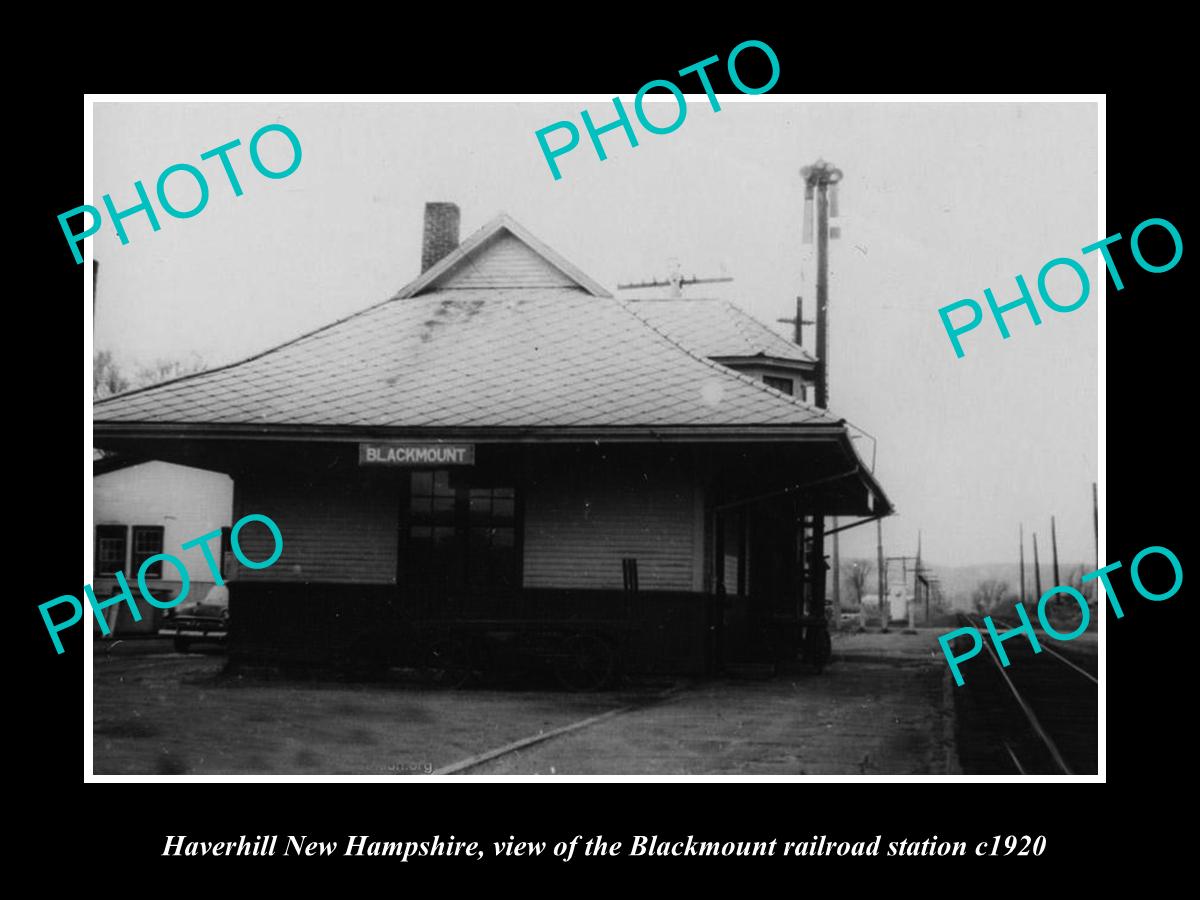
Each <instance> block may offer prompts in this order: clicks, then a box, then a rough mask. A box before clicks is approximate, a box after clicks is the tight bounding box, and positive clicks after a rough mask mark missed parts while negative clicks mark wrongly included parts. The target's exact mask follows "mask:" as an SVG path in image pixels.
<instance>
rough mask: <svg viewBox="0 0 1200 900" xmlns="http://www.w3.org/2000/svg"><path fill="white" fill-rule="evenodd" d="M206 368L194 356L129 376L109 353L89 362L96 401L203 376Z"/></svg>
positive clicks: (159, 362) (161, 362)
mask: <svg viewBox="0 0 1200 900" xmlns="http://www.w3.org/2000/svg"><path fill="white" fill-rule="evenodd" d="M205 368H206V367H205V364H204V360H203V359H201V358H200V357H199V356H198V355H197V354H195V353H193V354H192V355H191V356H190V357H188V358H187V359H156V360H155V361H154V362H152V363H151V364H150V365H148V366H140V367H139V368H138V370H137V372H136V373H134V374H133V375H132V376H129V375H126V374H125V372H124V371H122V369H121V367H120V366H119V365H118V364H117V362H116V360H115V359H113V355H112V351H110V350H101V351H99V352H98V353H97V354H96V355H95V356H94V357H93V358H92V396H93V397H94V398H95V399H96V400H103V399H104V398H105V397H111V396H112V395H113V394H120V393H122V392H123V391H129V390H133V389H134V388H142V387H150V386H151V385H154V384H161V383H162V382H164V381H170V380H171V379H172V378H179V377H181V376H183V375H191V374H192V373H193V372H202V371H204V369H205Z"/></svg>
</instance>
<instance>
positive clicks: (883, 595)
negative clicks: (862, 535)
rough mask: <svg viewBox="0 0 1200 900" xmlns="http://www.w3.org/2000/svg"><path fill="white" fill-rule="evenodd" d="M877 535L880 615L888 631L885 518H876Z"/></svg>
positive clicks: (885, 630)
mask: <svg viewBox="0 0 1200 900" xmlns="http://www.w3.org/2000/svg"><path fill="white" fill-rule="evenodd" d="M875 536H876V540H877V543H878V557H879V561H878V565H879V617H880V619H881V620H882V622H883V632H884V633H887V630H888V620H889V619H890V618H891V616H890V615H889V610H888V602H887V585H886V584H885V578H884V574H885V570H884V568H883V519H876V520H875Z"/></svg>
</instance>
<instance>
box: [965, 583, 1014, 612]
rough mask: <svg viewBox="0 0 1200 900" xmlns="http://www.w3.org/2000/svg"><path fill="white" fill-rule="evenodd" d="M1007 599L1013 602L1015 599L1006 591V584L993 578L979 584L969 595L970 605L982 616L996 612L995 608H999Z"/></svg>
mask: <svg viewBox="0 0 1200 900" xmlns="http://www.w3.org/2000/svg"><path fill="white" fill-rule="evenodd" d="M1008 599H1012V600H1014V602H1015V597H1013V596H1012V594H1011V593H1010V591H1009V589H1008V583H1007V582H1004V581H999V580H997V579H995V578H987V579H985V580H983V581H981V582H979V584H977V585H976V586H975V590H974V591H973V592H972V593H971V604H972V605H973V606H974V607H975V611H976V612H977V613H979V614H980V615H982V616H987V615H991V614H992V613H993V612H996V610H997V607H1000V606H1001V605H1002V604H1003V603H1004V601H1005V600H1008Z"/></svg>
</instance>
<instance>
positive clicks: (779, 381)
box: [763, 375, 792, 394]
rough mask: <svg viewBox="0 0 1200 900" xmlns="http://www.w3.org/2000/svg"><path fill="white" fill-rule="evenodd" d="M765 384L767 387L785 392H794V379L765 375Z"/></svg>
mask: <svg viewBox="0 0 1200 900" xmlns="http://www.w3.org/2000/svg"><path fill="white" fill-rule="evenodd" d="M763 384H765V385H766V386H767V387H773V388H775V390H777V391H783V393H785V394H790V393H792V379H790V378H776V377H775V376H774V375H764V376H763Z"/></svg>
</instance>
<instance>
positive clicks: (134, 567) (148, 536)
mask: <svg viewBox="0 0 1200 900" xmlns="http://www.w3.org/2000/svg"><path fill="white" fill-rule="evenodd" d="M162 550H163V527H162V526H161V525H134V526H133V556H132V557H131V558H130V560H129V571H130V574H134V575H136V574H137V573H138V571H139V570H140V569H141V568H142V563H144V562H145V561H146V560H147V559H149V558H150V557H151V556H157V555H158V554H160V553H162ZM146 577H147V578H162V560H161V559H159V560H155V561H154V562H153V563H151V564H150V566H149V567H147V569H146Z"/></svg>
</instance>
